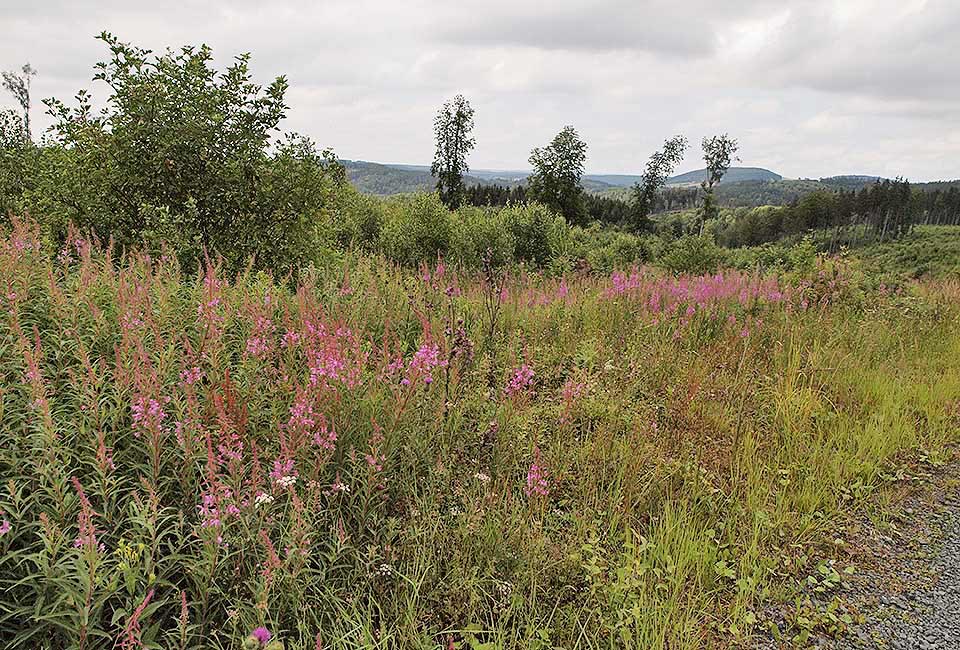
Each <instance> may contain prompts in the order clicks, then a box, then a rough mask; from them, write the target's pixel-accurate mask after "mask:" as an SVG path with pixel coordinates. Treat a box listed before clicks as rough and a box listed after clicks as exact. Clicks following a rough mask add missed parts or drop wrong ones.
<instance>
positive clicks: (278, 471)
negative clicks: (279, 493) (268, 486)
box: [270, 458, 299, 488]
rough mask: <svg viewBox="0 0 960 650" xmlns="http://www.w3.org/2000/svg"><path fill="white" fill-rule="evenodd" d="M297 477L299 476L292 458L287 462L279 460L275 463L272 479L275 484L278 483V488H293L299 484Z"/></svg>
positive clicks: (271, 474) (271, 473)
mask: <svg viewBox="0 0 960 650" xmlns="http://www.w3.org/2000/svg"><path fill="white" fill-rule="evenodd" d="M297 476H299V474H298V472H297V470H296V469H295V468H294V466H293V459H292V458H288V459H287V460H280V459H279V458H278V459H277V460H275V461H273V469H272V470H271V471H270V478H271V479H273V482H274V483H276V484H277V486H279V487H282V488H288V487H293V486H294V485H295V484H296V482H297Z"/></svg>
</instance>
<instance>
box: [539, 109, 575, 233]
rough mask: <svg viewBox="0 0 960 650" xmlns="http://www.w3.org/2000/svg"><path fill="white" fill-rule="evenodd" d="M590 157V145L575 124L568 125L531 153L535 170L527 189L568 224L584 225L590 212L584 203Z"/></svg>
mask: <svg viewBox="0 0 960 650" xmlns="http://www.w3.org/2000/svg"><path fill="white" fill-rule="evenodd" d="M586 159H587V144H586V143H585V142H584V141H583V140H581V139H580V136H579V135H578V134H577V131H576V130H575V129H574V128H573V127H572V126H565V127H563V130H561V131H560V133H558V134H557V135H556V136H554V138H553V140H551V141H550V144H549V145H547V146H545V147H538V148H536V149H534V150H533V152H532V153H531V154H530V165H531V166H532V167H533V173H532V174H530V176H529V178H527V192H528V194H529V196H530V198H532V199H533V200H535V201H539V202H541V203H543V204H544V205H546V206H547V207H549V208H550V209H552V210H554V211H555V212H557V214H560V215H563V218H564V219H566V220H567V222H568V223H571V224H575V225H584V223H585V221H586V220H585V217H586V211H585V210H584V205H583V187H581V185H580V177H581V176H583V165H584V162H585V161H586Z"/></svg>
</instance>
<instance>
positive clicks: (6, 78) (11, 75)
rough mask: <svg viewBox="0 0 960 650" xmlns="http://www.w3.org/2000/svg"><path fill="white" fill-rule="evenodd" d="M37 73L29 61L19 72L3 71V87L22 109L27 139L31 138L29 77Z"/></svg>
mask: <svg viewBox="0 0 960 650" xmlns="http://www.w3.org/2000/svg"><path fill="white" fill-rule="evenodd" d="M36 75H37V71H36V70H34V69H33V67H32V66H31V65H30V64H29V63H25V64H24V65H23V67H22V68H20V72H19V73H16V72H4V73H3V87H4V88H6V89H7V90H9V91H10V94H11V95H13V97H14V99H16V100H17V103H18V104H20V110H22V111H23V127H24V130H25V131H26V134H27V140H30V139H32V136H31V133H30V79H31V78H32V77H35V76H36Z"/></svg>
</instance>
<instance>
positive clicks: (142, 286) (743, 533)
mask: <svg viewBox="0 0 960 650" xmlns="http://www.w3.org/2000/svg"><path fill="white" fill-rule="evenodd" d="M299 277H300V280H299V284H298V285H296V286H290V284H289V283H288V282H284V281H276V280H274V279H271V278H270V277H268V276H267V275H264V274H253V273H244V274H240V275H239V276H237V277H232V278H231V277H224V276H223V274H222V273H221V272H220V270H219V268H218V266H217V264H216V262H215V261H209V262H208V263H207V264H206V265H205V267H204V268H203V269H202V271H201V272H199V273H198V274H197V275H196V276H185V275H184V274H183V273H182V272H181V270H180V269H179V268H178V266H177V263H176V261H175V258H174V257H173V256H169V255H164V256H161V257H159V258H150V257H147V256H146V255H141V254H127V255H125V256H119V255H117V253H116V252H115V251H113V250H111V248H110V247H105V246H102V245H100V244H98V243H97V242H95V241H91V240H90V239H87V238H86V237H84V236H82V235H81V234H80V233H77V232H72V233H71V235H70V237H69V239H68V243H67V245H66V246H65V247H64V248H63V250H60V251H54V252H53V254H49V253H48V252H47V251H45V250H44V249H43V247H42V246H41V244H40V239H39V236H38V232H37V228H36V226H35V224H33V223H31V222H30V221H26V220H14V221H13V226H12V228H11V229H10V230H9V232H7V233H6V235H5V236H4V237H3V239H2V243H0V376H2V384H0V637H2V642H3V643H2V645H3V647H5V648H80V649H81V650H85V649H88V648H89V649H92V648H113V647H122V648H180V649H184V648H223V649H226V648H238V647H241V646H243V647H246V646H250V647H259V646H263V645H265V644H267V643H270V644H275V645H276V646H277V647H280V645H279V644H281V643H282V647H285V648H288V649H293V648H462V647H475V648H479V647H484V648H488V647H489V648H531V647H543V648H546V647H565V648H581V647H582V648H614V647H670V648H699V647H716V646H724V645H728V644H732V643H735V642H742V641H743V640H744V639H745V638H746V635H748V634H749V633H750V625H749V621H750V620H751V616H752V614H751V610H752V609H753V608H755V607H756V606H758V605H759V604H760V603H761V598H762V597H763V596H764V594H765V593H766V590H767V589H768V588H769V587H770V586H771V585H776V584H778V583H780V582H783V581H785V580H787V579H788V577H789V576H790V575H791V573H790V572H789V571H787V570H786V569H785V568H784V564H783V561H784V555H783V550H782V549H784V548H788V549H807V548H810V547H816V546H817V545H818V544H819V543H821V542H823V541H824V540H826V539H828V536H829V532H830V522H831V520H832V518H833V517H834V516H835V515H837V514H838V513H840V512H841V511H842V509H844V508H849V507H853V506H854V505H855V504H852V503H851V501H850V499H849V498H848V497H849V493H850V492H849V489H848V488H849V486H850V485H853V484H856V485H860V486H863V490H862V493H863V494H866V493H867V492H869V489H870V488H871V487H872V486H875V485H877V484H878V483H879V481H880V476H881V474H882V473H883V472H884V471H886V470H887V469H888V468H889V467H891V465H892V463H895V462H897V459H899V458H902V457H903V456H904V455H905V454H909V453H912V452H916V451H922V452H923V453H924V454H925V457H927V458H935V457H937V455H938V454H942V453H943V451H944V449H945V447H946V445H948V444H949V443H952V442H954V441H955V439H956V436H957V430H958V424H960V422H958V418H960V407H958V404H960V328H958V320H957V319H958V311H960V310H958V304H960V287H958V285H957V284H939V285H916V286H910V287H906V288H901V289H899V290H891V289H889V288H886V287H885V288H884V289H883V291H871V290H869V289H868V286H869V283H868V282H867V281H866V279H865V278H863V277H862V276H860V275H859V273H858V271H857V269H856V268H855V267H853V266H851V265H850V264H847V263H845V262H843V261H842V260H835V259H822V260H820V262H819V263H818V265H817V267H816V268H815V269H814V270H813V271H812V272H811V273H808V274H806V275H803V276H781V277H776V276H768V277H761V276H758V275H751V274H745V273H740V272H733V271H729V272H722V273H720V274H717V275H712V276H706V277H688V276H679V277H674V276H669V275H663V274H661V273H657V272H654V271H651V270H648V269H627V270H624V271H621V272H617V273H614V274H613V275H612V276H610V277H595V276H588V275H571V276H568V277H564V278H557V279H551V278H546V277H542V276H540V275H532V274H528V273H526V272H525V271H523V270H522V269H521V270H515V271H509V272H508V271H498V272H496V273H494V272H493V271H492V270H490V269H487V270H486V271H485V272H484V273H481V274H479V275H471V274H466V273H462V272H459V271H458V270H457V269H454V268H452V267H445V266H444V265H443V264H442V263H441V262H438V263H437V264H435V265H430V266H429V267H427V266H424V267H422V268H421V269H420V270H419V271H417V272H410V271H405V270H402V269H399V268H397V267H394V266H391V265H389V264H388V263H386V262H384V261H382V260H378V259H373V258H347V259H345V260H344V261H343V262H342V265H340V266H338V267H332V268H327V269H324V270H309V269H307V270H304V271H303V273H301V274H300V276H299ZM796 552H797V555H798V556H799V554H800V553H801V551H800V550H797V551H796ZM717 567H720V569H718V568H717ZM268 631H269V632H268ZM244 644H246V646H244Z"/></svg>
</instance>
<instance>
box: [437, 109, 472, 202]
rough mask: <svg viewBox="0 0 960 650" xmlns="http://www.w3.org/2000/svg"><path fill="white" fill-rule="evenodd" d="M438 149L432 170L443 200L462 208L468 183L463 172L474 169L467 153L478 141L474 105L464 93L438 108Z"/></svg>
mask: <svg viewBox="0 0 960 650" xmlns="http://www.w3.org/2000/svg"><path fill="white" fill-rule="evenodd" d="M433 131H434V135H435V136H436V141H437V149H436V153H434V156H433V165H432V166H431V167H430V173H431V174H432V175H433V176H435V177H436V179H437V191H438V192H439V193H440V200H441V201H443V203H444V205H446V206H447V207H448V208H454V209H456V208H459V207H460V205H461V204H462V203H463V201H464V198H465V196H464V195H465V193H466V186H465V185H464V183H463V176H464V174H466V173H467V171H469V170H470V167H469V165H468V164H467V155H468V154H469V153H470V150H471V149H473V147H474V145H475V144H476V140H475V139H474V138H473V137H472V136H471V135H470V133H471V132H472V131H473V107H472V106H470V102H468V101H467V100H466V98H465V97H464V96H463V95H457V96H456V97H454V98H453V99H452V100H451V101H449V102H446V103H444V105H443V106H442V107H441V108H440V110H439V111H438V112H437V116H436V118H434V120H433Z"/></svg>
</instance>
